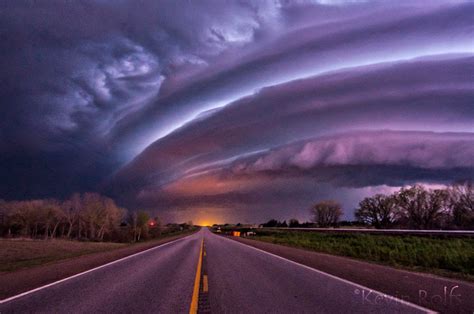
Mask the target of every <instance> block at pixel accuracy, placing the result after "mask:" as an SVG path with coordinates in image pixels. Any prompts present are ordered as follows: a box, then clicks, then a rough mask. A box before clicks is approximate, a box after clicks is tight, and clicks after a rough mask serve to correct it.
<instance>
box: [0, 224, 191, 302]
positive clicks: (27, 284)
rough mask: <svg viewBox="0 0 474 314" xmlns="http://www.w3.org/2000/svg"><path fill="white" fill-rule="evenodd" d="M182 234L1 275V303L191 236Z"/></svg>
mask: <svg viewBox="0 0 474 314" xmlns="http://www.w3.org/2000/svg"><path fill="white" fill-rule="evenodd" d="M190 234H191V233H183V234H179V235H174V236H169V237H166V238H163V239H157V240H152V241H148V242H143V243H137V244H133V245H127V246H125V247H122V248H117V249H113V250H110V251H105V252H99V253H92V254H87V255H83V256H79V257H75V258H70V259H65V260H61V261H57V262H52V263H47V264H44V265H40V266H36V267H32V268H27V269H21V270H17V271H13V272H4V273H0V300H3V299H6V298H8V297H11V296H14V295H17V294H19V293H22V292H25V291H28V290H31V289H35V288H37V287H41V286H43V285H46V284H49V283H51V282H54V281H57V280H61V279H63V278H66V277H69V276H72V275H75V274H78V273H81V272H83V271H86V270H89V269H91V268H95V267H98V266H100V265H104V264H106V263H109V262H112V261H114V260H117V259H120V258H123V257H126V256H129V255H132V254H135V253H138V252H141V251H144V250H147V249H150V248H152V247H155V246H157V245H161V244H164V243H167V242H170V241H174V240H176V239H179V238H182V237H185V236H188V235H190Z"/></svg>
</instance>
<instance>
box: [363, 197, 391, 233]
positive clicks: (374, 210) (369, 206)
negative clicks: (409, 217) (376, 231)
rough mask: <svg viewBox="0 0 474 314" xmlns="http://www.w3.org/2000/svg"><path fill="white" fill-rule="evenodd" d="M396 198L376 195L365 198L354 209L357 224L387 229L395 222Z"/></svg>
mask: <svg viewBox="0 0 474 314" xmlns="http://www.w3.org/2000/svg"><path fill="white" fill-rule="evenodd" d="M396 205H397V204H396V198H395V197H393V196H389V195H383V194H377V195H375V196H373V197H366V198H364V199H363V200H362V201H361V202H360V203H359V207H358V208H357V209H356V212H355V217H356V219H357V220H358V221H359V222H362V223H364V224H367V225H371V226H374V227H375V228H389V227H391V226H392V225H393V224H394V222H395V220H396Z"/></svg>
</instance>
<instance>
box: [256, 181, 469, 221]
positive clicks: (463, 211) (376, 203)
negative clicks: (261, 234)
mask: <svg viewBox="0 0 474 314" xmlns="http://www.w3.org/2000/svg"><path fill="white" fill-rule="evenodd" d="M310 213H311V217H312V221H311V222H305V223H300V222H299V221H298V220H296V219H291V220H289V222H288V223H287V222H286V220H285V221H283V222H281V221H278V220H275V219H271V220H269V221H268V222H266V223H264V224H262V226H263V227H289V228H297V227H300V228H305V227H321V228H324V227H339V226H365V227H367V226H370V227H374V228H377V229H390V228H401V229H451V230H455V229H458V230H465V229H474V185H473V184H472V182H471V181H463V182H458V183H455V184H452V185H449V186H447V187H446V188H441V189H429V188H426V187H424V186H422V185H418V184H417V185H413V186H409V187H403V188H401V189H400V190H398V191H396V192H394V193H392V194H388V195H387V194H376V195H374V196H371V197H366V198H364V199H363V200H362V201H361V202H360V203H359V205H358V207H357V208H356V210H355V218H356V221H340V218H341V217H342V215H343V211H342V207H341V205H340V203H338V202H337V201H335V200H325V201H321V202H318V203H316V204H315V205H313V206H312V207H311V209H310Z"/></svg>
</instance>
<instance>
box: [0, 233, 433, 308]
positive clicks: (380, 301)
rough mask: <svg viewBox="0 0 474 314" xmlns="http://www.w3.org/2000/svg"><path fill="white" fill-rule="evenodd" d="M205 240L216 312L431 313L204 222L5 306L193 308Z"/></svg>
mask: <svg viewBox="0 0 474 314" xmlns="http://www.w3.org/2000/svg"><path fill="white" fill-rule="evenodd" d="M203 239H204V252H205V254H203V256H204V258H203V260H202V266H203V272H204V273H205V275H206V276H207V278H206V280H205V281H206V288H208V289H206V290H207V292H206V293H205V294H204V295H205V296H206V303H207V309H208V310H209V309H210V311H211V312H212V313H401V312H402V313H423V312H426V311H424V310H423V309H422V308H418V307H416V306H413V305H410V304H406V303H402V302H399V301H398V300H397V299H394V298H392V297H390V296H385V295H382V294H378V293H376V292H373V291H372V292H371V291H370V290H369V289H365V288H364V287H360V286H358V285H356V284H353V283H350V282H347V281H343V280H341V279H338V278H335V277H331V276H330V275H327V274H325V273H321V272H318V271H315V270H313V269H310V268H308V267H305V266H302V265H299V264H296V263H293V262H291V261H288V260H285V259H282V258H280V257H277V256H274V255H271V254H268V253H265V252H262V251H259V250H258V249H255V248H252V247H250V246H247V245H244V244H242V243H238V242H236V241H232V240H230V239H227V238H224V237H221V236H218V235H214V234H212V233H211V232H210V231H209V230H208V229H202V230H201V231H199V232H197V233H195V234H193V235H191V236H188V237H185V238H183V239H180V240H176V241H173V242H170V243H168V244H165V245H162V246H159V247H156V248H153V249H151V250H148V251H146V252H143V253H139V254H138V255H135V256H132V257H129V258H125V259H123V260H121V261H118V262H114V263H113V264H110V265H108V266H105V267H102V268H99V269H96V270H93V271H90V272H88V273H85V274H82V275H80V276H76V277H74V278H71V279H68V280H65V281H63V282H60V283H57V284H54V285H52V286H50V287H46V288H44V289H40V290H38V291H35V292H32V293H29V294H27V295H24V296H21V297H19V298H16V299H13V300H11V301H7V302H4V303H3V304H0V313H27V312H36V313H45V312H48V313H51V312H54V313H58V312H60V313H97V312H102V313H132V312H133V313H137V312H140V313H189V309H190V305H191V300H192V297H193V287H194V284H195V277H196V269H197V265H198V261H199V259H200V258H201V257H200V254H199V252H200V247H201V242H202V240H203ZM202 290H203V284H202V283H201V292H202ZM202 295H203V294H201V297H202Z"/></svg>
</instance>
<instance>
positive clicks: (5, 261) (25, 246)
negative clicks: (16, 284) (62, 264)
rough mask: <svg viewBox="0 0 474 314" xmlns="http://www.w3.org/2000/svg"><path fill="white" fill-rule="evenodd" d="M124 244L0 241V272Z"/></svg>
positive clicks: (111, 248) (65, 241) (110, 248)
mask: <svg viewBox="0 0 474 314" xmlns="http://www.w3.org/2000/svg"><path fill="white" fill-rule="evenodd" d="M126 245H127V244H123V243H105V242H102V243H101V242H78V241H68V240H48V241H44V240H29V239H24V240H23V239H21V240H20V239H18V240H16V239H15V240H7V239H0V272H5V271H13V270H17V269H20V268H28V267H32V266H36V265H41V264H45V263H49V262H53V261H58V260H62V259H66V258H71V257H77V256H81V255H85V254H90V253H96V252H103V251H108V250H113V249H116V248H120V247H124V246H126Z"/></svg>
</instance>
